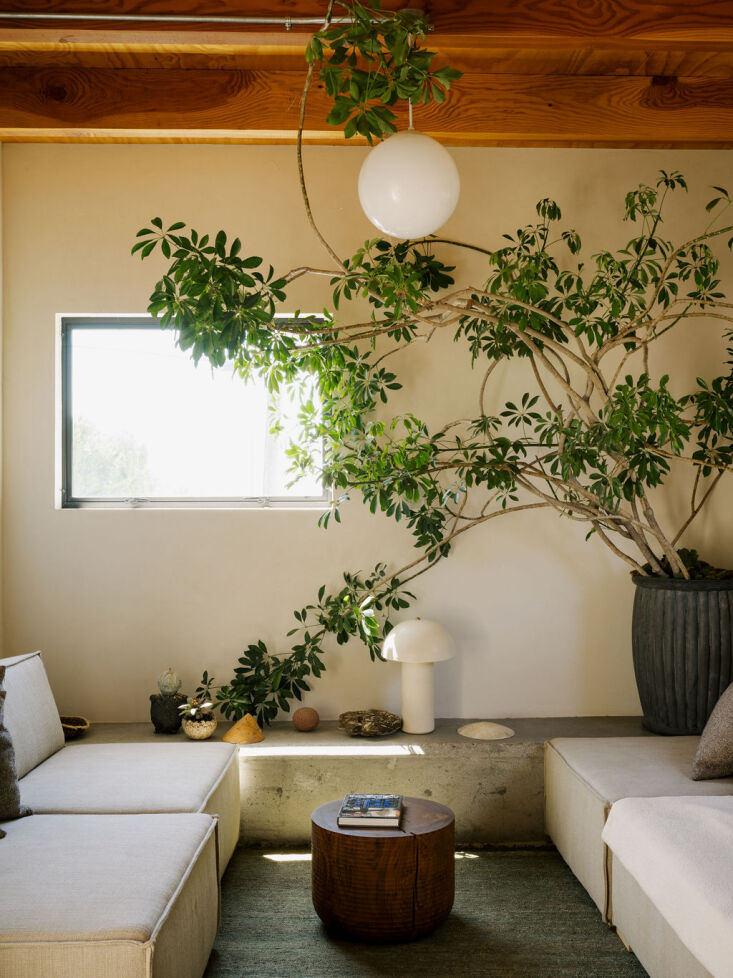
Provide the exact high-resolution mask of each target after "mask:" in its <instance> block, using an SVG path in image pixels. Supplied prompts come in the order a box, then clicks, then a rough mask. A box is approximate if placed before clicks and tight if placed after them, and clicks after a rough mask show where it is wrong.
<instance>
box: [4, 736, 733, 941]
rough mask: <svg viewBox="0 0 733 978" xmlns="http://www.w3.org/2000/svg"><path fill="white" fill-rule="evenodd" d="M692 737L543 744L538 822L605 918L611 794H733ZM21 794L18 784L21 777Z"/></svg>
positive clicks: (730, 783) (731, 786)
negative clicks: (699, 777)
mask: <svg viewBox="0 0 733 978" xmlns="http://www.w3.org/2000/svg"><path fill="white" fill-rule="evenodd" d="M698 742H699V738H698V737H660V736H655V735H650V736H648V737H562V738H558V739H556V740H552V741H550V743H548V744H547V746H546V749H545V828H546V831H547V833H548V835H549V836H550V838H551V839H552V841H553V842H554V843H555V845H556V846H557V848H558V849H559V851H560V853H561V855H562V856H563V858H564V859H565V861H566V862H567V864H568V865H569V866H570V868H571V869H572V871H573V872H574V873H575V875H576V876H577V877H578V879H579V880H580V882H581V883H582V884H583V886H584V887H585V888H586V889H587V890H588V892H589V894H590V895H591V897H592V898H593V900H594V901H595V903H596V906H597V907H598V909H599V910H600V911H601V913H602V914H604V917H605V919H606V920H607V921H608V922H609V923H611V922H612V918H611V909H610V885H611V881H610V877H609V875H608V867H607V859H608V854H607V852H606V849H605V846H604V845H603V842H602V840H601V833H602V831H603V826H604V825H605V822H606V818H607V816H608V812H609V811H610V809H611V805H612V804H613V803H614V802H615V801H618V799H619V798H627V797H644V796H655V795H733V778H726V779H721V780H719V781H706V782H696V781H693V780H692V778H691V772H692V759H693V757H694V755H695V750H696V749H697V745H698ZM21 796H22V784H21Z"/></svg>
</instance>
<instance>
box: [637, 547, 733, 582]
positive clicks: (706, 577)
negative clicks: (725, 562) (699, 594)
mask: <svg viewBox="0 0 733 978" xmlns="http://www.w3.org/2000/svg"><path fill="white" fill-rule="evenodd" d="M677 555H678V556H679V558H680V560H681V561H682V563H683V564H684V565H685V567H686V568H687V570H688V571H689V572H690V577H691V578H692V580H693V581H727V580H729V579H731V578H733V570H724V569H723V568H722V567H713V565H712V564H709V563H708V562H707V561H706V560H702V558H701V557H700V556H699V555H698V552H697V550H688V549H686V548H685V547H683V548H682V549H681V550H678V551H677ZM660 564H661V566H662V570H663V571H664V576H665V577H676V578H678V579H679V580H682V575H681V574H673V573H672V568H671V567H670V565H669V561H668V560H667V558H666V557H664V558H663V559H662V560H660ZM644 570H645V571H646V572H647V574H649V575H651V576H652V577H658V576H659V575H658V574H656V575H655V574H654V572H653V571H652V567H651V564H644Z"/></svg>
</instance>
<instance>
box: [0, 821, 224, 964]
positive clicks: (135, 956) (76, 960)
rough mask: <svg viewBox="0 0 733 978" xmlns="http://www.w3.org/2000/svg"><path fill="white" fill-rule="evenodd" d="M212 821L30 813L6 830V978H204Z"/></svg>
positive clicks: (213, 881) (212, 923)
mask: <svg viewBox="0 0 733 978" xmlns="http://www.w3.org/2000/svg"><path fill="white" fill-rule="evenodd" d="M215 826H216V820H215V819H212V818H210V817H209V816H206V815H138V816H135V817H130V816H129V815H103V816H100V815H74V816H64V815H32V816H31V817H30V818H26V819H21V820H20V821H18V822H7V823H5V825H4V828H5V829H6V831H7V838H6V839H4V840H3V849H2V876H3V885H2V887H0V978H49V976H51V975H53V976H54V978H170V976H173V975H175V976H176V978H200V976H201V974H202V972H203V970H204V968H205V966H206V960H207V958H208V955H209V952H210V950H211V947H212V945H213V941H214V938H215V935H216V928H217V920H218V879H217V873H216V845H215V838H214V836H215Z"/></svg>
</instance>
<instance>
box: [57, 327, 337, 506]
mask: <svg viewBox="0 0 733 978" xmlns="http://www.w3.org/2000/svg"><path fill="white" fill-rule="evenodd" d="M63 385H64V390H63V400H64V436H65V445H64V458H65V463H66V465H65V468H66V472H65V481H66V486H65V489H66V501H67V504H73V503H74V501H84V500H89V501H94V500H98V501H102V500H135V501H141V500H150V501H155V500H184V499H196V500H207V499H211V500H214V501H215V500H259V501H261V500H264V499H273V500H308V499H312V500H322V499H323V498H324V492H323V487H322V485H321V483H320V480H319V478H318V477H317V476H314V475H311V476H307V477H303V478H301V479H299V481H298V482H297V483H295V484H294V485H289V482H290V480H291V478H292V476H290V475H289V474H288V472H287V469H288V459H287V456H286V454H285V449H286V448H287V446H288V444H289V442H290V440H291V438H292V435H293V434H294V431H295V414H296V411H297V407H296V405H295V404H294V403H293V401H292V399H291V398H289V397H288V396H287V395H281V400H280V403H279V404H278V405H277V407H278V409H279V412H280V421H281V424H282V425H283V431H282V432H281V433H280V434H278V435H277V436H276V435H274V434H272V433H271V432H270V428H271V426H272V424H273V422H274V415H273V414H272V412H271V410H270V408H271V407H273V406H274V405H273V404H272V401H271V395H269V394H268V393H267V391H266V389H265V385H264V383H263V382H262V381H260V380H259V378H253V379H252V380H250V381H249V382H247V383H245V382H244V381H243V380H242V379H241V377H239V376H238V375H237V374H236V373H235V372H234V370H233V369H232V368H231V367H228V366H225V367H221V368H218V369H212V368H211V367H210V365H209V364H208V363H207V362H205V361H203V360H202V361H201V362H200V363H199V364H198V365H196V364H194V362H193V360H192V358H191V356H190V354H189V353H188V352H186V351H182V350H180V349H179V348H178V347H177V346H176V345H175V336H174V333H173V332H172V331H170V330H164V329H161V328H160V327H159V326H158V325H157V324H156V323H154V322H152V321H151V322H150V323H149V324H146V325H144V326H141V325H125V324H118V323H107V324H105V323H104V322H103V321H100V322H99V323H97V322H95V323H89V322H84V323H81V324H72V323H67V324H65V326H64V370H63Z"/></svg>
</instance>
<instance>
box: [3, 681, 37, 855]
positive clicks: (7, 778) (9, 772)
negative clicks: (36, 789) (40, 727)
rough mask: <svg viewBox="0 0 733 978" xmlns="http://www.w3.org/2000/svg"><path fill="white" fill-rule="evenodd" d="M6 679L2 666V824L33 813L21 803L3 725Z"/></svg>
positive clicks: (13, 758)
mask: <svg viewBox="0 0 733 978" xmlns="http://www.w3.org/2000/svg"><path fill="white" fill-rule="evenodd" d="M4 678H5V666H0V822H4V821H7V820H8V819H11V818H20V817H21V816H22V815H30V813H31V812H30V809H29V808H26V807H25V805H21V803H20V789H19V788H18V775H17V773H16V770H15V751H14V750H13V742H12V740H11V739H10V734H9V733H8V731H7V730H6V729H5V727H4V725H3V713H4V712H5V690H4V689H3V679H4ZM0 832H2V829H0ZM2 835H5V832H2ZM1 837H2V836H0V838H1Z"/></svg>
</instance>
